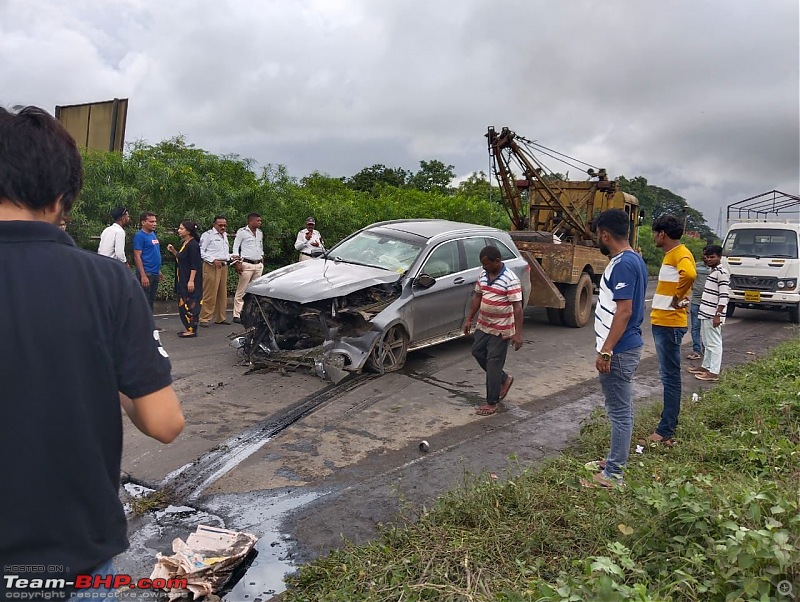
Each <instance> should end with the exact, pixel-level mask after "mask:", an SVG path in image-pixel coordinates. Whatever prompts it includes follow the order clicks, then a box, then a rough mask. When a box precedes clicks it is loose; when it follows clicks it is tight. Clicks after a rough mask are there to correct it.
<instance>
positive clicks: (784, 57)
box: [0, 0, 800, 227]
mask: <svg viewBox="0 0 800 602" xmlns="http://www.w3.org/2000/svg"><path fill="white" fill-rule="evenodd" d="M798 10H799V9H798V5H797V3H792V2H782V1H780V0H768V1H765V2H762V3H758V4H755V3H752V2H748V1H747V0H707V1H706V2H690V1H689V0H674V1H672V2H661V3H655V2H639V3H634V2H629V1H627V0H606V2H604V3H603V4H602V5H598V4H597V3H596V2H590V1H589V0H573V1H570V2H559V3H554V2H547V1H545V0H507V1H506V2H503V3H496V2H486V1H484V0H461V1H458V2H457V1H456V0H439V1H437V2H429V1H423V0H404V1H402V2H401V1H399V0H384V1H375V0H299V1H296V2H289V1H283V0H273V1H269V2H267V1H261V2H257V1H255V0H249V1H248V0H238V1H236V0H225V1H212V0H193V1H189V0H175V1H173V2H161V3H157V2H151V1H147V0H105V1H102V2H101V1H100V0H80V1H75V2H70V3H58V2H55V0H34V1H27V2H26V1H23V0H5V1H2V2H0V53H1V54H2V56H4V57H11V60H5V61H3V63H2V64H0V90H2V97H0V102H2V103H3V104H6V105H13V104H18V103H22V104H27V103H30V104H38V105H40V106H43V107H45V108H48V109H50V110H52V109H53V107H54V106H55V105H56V104H73V103H79V102H89V101H94V100H106V99H109V98H113V97H115V96H116V97H128V98H129V99H130V108H129V115H128V122H127V127H128V129H127V139H128V140H134V139H138V138H144V139H146V140H148V141H151V142H156V141H159V140H161V139H164V138H168V137H171V136H173V135H176V134H178V133H182V134H183V135H185V136H186V137H187V139H188V140H189V141H191V142H193V143H195V144H197V145H198V146H201V147H203V148H206V149H208V150H209V151H211V152H217V153H223V152H225V153H227V152H234V153H238V154H240V155H243V156H249V157H252V158H254V159H256V160H257V161H258V162H259V163H261V164H267V163H282V164H285V165H287V166H288V168H289V170H290V173H292V174H293V175H296V176H298V177H299V176H303V175H305V174H307V173H310V172H312V171H321V172H324V173H330V174H331V175H334V176H347V175H352V174H354V173H356V172H357V171H359V170H360V169H362V168H363V167H365V166H369V165H372V164H374V163H384V164H386V165H389V166H398V167H404V168H406V169H416V168H417V167H418V164H419V161H420V160H429V159H433V158H436V159H440V160H441V161H443V162H444V163H446V164H453V165H455V167H456V171H457V172H458V173H459V175H461V176H464V175H467V174H469V173H471V172H473V171H479V170H484V171H487V166H488V155H487V153H486V146H485V140H484V138H483V134H484V133H485V131H486V126H487V125H495V126H498V127H500V126H503V125H508V126H510V127H512V128H513V129H515V130H516V131H517V132H518V133H520V134H523V135H525V136H527V137H528V138H532V139H536V140H538V141H540V142H541V143H543V144H545V145H546V146H549V147H551V148H555V149H558V150H560V151H562V152H564V153H567V154H569V155H572V156H575V157H578V158H580V159H583V160H585V161H587V162H589V163H592V164H595V165H601V166H604V167H606V168H608V169H609V172H610V173H611V174H612V175H613V174H624V175H626V176H628V177H632V176H636V175H643V176H645V177H646V178H647V179H648V181H650V182H651V183H653V184H655V185H658V186H661V187H664V188H669V189H671V190H673V191H674V192H676V193H677V194H680V195H682V196H684V197H686V198H687V199H688V200H689V202H690V203H691V204H692V205H693V206H695V207H696V208H698V209H700V210H701V211H703V212H704V213H705V214H706V215H707V217H708V218H709V222H710V223H711V225H712V227H713V226H714V225H715V223H713V222H714V221H715V220H714V216H715V215H716V214H717V211H718V208H719V207H720V206H722V205H724V204H727V203H729V202H733V201H735V200H738V199H740V198H745V197H746V196H751V195H752V194H758V193H759V192H763V191H766V190H771V189H773V188H778V189H782V190H785V191H786V192H790V193H797V192H798V191H799V190H800V182H799V181H798V173H799V172H800V150H799V149H800V140H798V132H799V131H800V122H799V119H798V107H799V106H800V93H799V90H800V82H799V78H798V73H800V44H798V27H797V24H798ZM551 167H552V168H553V169H555V170H557V171H562V172H563V171H567V169H570V168H566V167H565V166H562V165H559V164H557V163H554V164H552V165H551ZM570 174H571V175H572V176H573V177H577V176H578V174H577V173H576V172H575V170H574V169H570Z"/></svg>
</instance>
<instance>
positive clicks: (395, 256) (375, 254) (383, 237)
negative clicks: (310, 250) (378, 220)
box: [328, 230, 423, 274]
mask: <svg viewBox="0 0 800 602" xmlns="http://www.w3.org/2000/svg"><path fill="white" fill-rule="evenodd" d="M422 247H423V240H422V239H420V242H419V243H417V242H414V241H411V240H408V239H405V238H400V237H399V236H396V235H393V234H390V233H386V232H379V231H374V230H367V231H364V232H359V233H358V234H356V235H355V236H353V237H351V238H348V239H347V240H344V241H342V242H341V243H339V244H338V245H336V246H335V247H334V248H333V249H331V250H330V251H329V253H328V257H329V258H330V259H334V260H336V261H344V262H345V263H355V264H358V265H366V266H370V267H375V268H381V269H384V270H389V271H391V272H397V273H399V274H403V273H405V272H407V271H408V268H410V267H411V264H412V263H414V260H415V259H416V258H417V255H419V253H420V251H421V250H422Z"/></svg>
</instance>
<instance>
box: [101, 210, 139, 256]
mask: <svg viewBox="0 0 800 602" xmlns="http://www.w3.org/2000/svg"><path fill="white" fill-rule="evenodd" d="M130 221H131V218H130V216H129V215H128V210H127V209H126V208H125V207H115V208H114V210H113V211H112V212H111V225H110V226H108V227H107V228H106V229H105V230H103V233H102V234H101V235H100V245H99V246H98V247H97V253H98V255H105V256H106V257H111V258H112V259H116V260H117V261H121V262H122V263H124V264H127V263H128V259H127V258H126V257H125V226H127V225H128V222H130Z"/></svg>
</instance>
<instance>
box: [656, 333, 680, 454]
mask: <svg viewBox="0 0 800 602" xmlns="http://www.w3.org/2000/svg"><path fill="white" fill-rule="evenodd" d="M685 334H686V328H675V327H673V326H653V340H654V341H655V343H656V354H658V369H659V372H660V373H661V384H662V385H663V386H664V409H663V410H662V411H661V422H659V423H658V426H657V427H656V433H658V434H659V435H661V436H662V437H664V438H665V439H671V438H672V436H673V435H674V434H675V429H676V428H678V415H679V414H680V413H681V341H682V340H683V336H684V335H685Z"/></svg>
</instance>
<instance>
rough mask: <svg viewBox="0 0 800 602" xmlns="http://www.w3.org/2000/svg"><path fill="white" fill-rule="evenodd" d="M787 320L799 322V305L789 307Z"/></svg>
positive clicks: (794, 322)
mask: <svg viewBox="0 0 800 602" xmlns="http://www.w3.org/2000/svg"><path fill="white" fill-rule="evenodd" d="M789 321H790V322H791V323H792V324H798V323H800V305H792V306H791V307H790V308H789Z"/></svg>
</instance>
